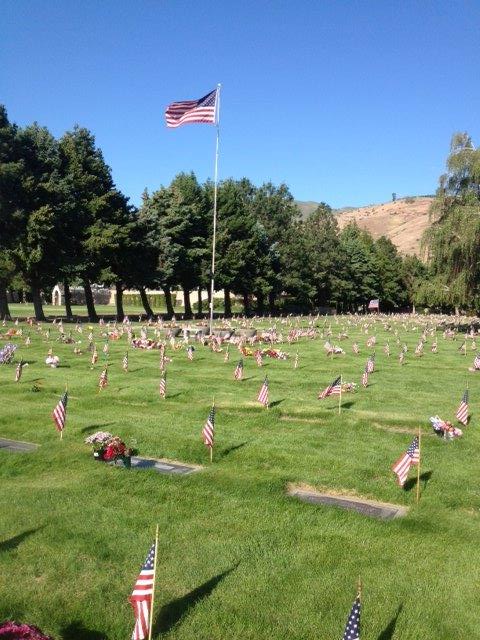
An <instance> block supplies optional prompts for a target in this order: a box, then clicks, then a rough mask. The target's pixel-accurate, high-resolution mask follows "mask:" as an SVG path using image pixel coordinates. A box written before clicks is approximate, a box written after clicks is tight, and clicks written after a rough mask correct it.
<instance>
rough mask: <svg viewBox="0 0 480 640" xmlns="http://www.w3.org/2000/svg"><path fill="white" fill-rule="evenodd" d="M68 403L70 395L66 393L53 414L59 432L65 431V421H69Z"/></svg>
mask: <svg viewBox="0 0 480 640" xmlns="http://www.w3.org/2000/svg"><path fill="white" fill-rule="evenodd" d="M67 402H68V393H67V391H65V393H64V394H63V396H62V397H61V398H60V400H59V401H58V404H57V406H56V407H55V409H54V410H53V413H52V418H53V422H54V423H55V427H56V429H57V431H63V430H64V429H65V421H66V419H67Z"/></svg>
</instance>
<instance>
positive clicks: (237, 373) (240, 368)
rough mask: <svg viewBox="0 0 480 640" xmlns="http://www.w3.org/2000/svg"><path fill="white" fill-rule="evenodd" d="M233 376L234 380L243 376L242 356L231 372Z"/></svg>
mask: <svg viewBox="0 0 480 640" xmlns="http://www.w3.org/2000/svg"><path fill="white" fill-rule="evenodd" d="M233 377H234V379H235V380H241V379H242V378H243V358H240V360H239V361H238V364H237V366H236V367H235V371H234V372H233Z"/></svg>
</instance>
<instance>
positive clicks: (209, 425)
mask: <svg viewBox="0 0 480 640" xmlns="http://www.w3.org/2000/svg"><path fill="white" fill-rule="evenodd" d="M214 429H215V407H214V406H213V407H212V408H211V410H210V413H209V414H208V418H207V421H206V423H205V426H204V427H203V429H202V436H203V443H204V444H205V446H206V447H210V448H211V447H213V432H214Z"/></svg>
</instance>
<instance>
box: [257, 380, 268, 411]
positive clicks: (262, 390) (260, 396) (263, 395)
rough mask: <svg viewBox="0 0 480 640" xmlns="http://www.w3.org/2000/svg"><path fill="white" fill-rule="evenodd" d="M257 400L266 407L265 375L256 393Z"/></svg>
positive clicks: (266, 389)
mask: <svg viewBox="0 0 480 640" xmlns="http://www.w3.org/2000/svg"><path fill="white" fill-rule="evenodd" d="M257 400H258V402H260V403H261V404H263V406H264V407H268V378H267V376H265V380H264V381H263V384H262V386H261V388H260V391H259V393H258V398H257Z"/></svg>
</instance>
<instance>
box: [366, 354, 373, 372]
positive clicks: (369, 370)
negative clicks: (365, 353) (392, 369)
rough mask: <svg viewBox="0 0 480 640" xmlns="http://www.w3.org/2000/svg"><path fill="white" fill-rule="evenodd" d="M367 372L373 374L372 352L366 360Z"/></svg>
mask: <svg viewBox="0 0 480 640" xmlns="http://www.w3.org/2000/svg"><path fill="white" fill-rule="evenodd" d="M367 370H368V373H373V372H374V371H375V352H373V354H372V355H371V356H370V357H369V358H368V360H367Z"/></svg>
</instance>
